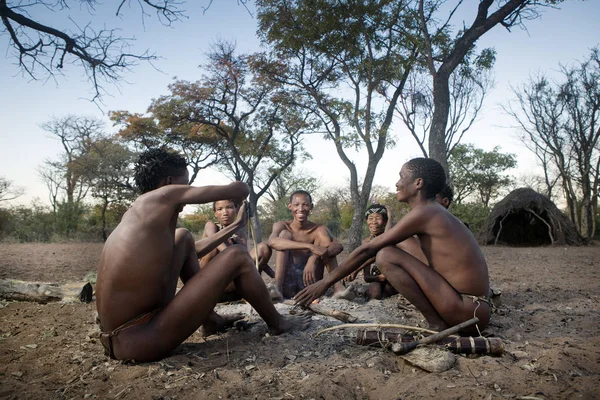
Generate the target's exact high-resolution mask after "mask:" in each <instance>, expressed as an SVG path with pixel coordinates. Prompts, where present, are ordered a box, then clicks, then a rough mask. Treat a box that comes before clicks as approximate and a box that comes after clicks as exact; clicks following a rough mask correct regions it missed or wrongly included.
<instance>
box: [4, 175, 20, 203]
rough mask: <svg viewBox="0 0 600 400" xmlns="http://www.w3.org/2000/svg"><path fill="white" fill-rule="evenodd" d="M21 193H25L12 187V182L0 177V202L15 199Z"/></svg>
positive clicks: (18, 188)
mask: <svg viewBox="0 0 600 400" xmlns="http://www.w3.org/2000/svg"><path fill="white" fill-rule="evenodd" d="M23 193H25V189H23V188H21V187H17V186H14V185H13V183H12V181H9V180H8V179H6V178H5V177H3V176H0V202H3V201H11V200H14V199H17V198H19V197H21V196H22V195H23Z"/></svg>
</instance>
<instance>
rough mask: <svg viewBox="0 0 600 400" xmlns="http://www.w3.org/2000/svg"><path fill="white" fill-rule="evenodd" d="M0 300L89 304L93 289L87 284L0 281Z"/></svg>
mask: <svg viewBox="0 0 600 400" xmlns="http://www.w3.org/2000/svg"><path fill="white" fill-rule="evenodd" d="M0 298H3V299H6V300H17V301H32V302H36V303H42V304H45V303H49V302H53V301H63V300H64V301H69V300H78V301H81V302H84V303H89V302H90V301H92V298H93V288H92V285H91V284H90V283H89V282H70V283H64V284H60V283H49V282H27V281H19V280H16V279H0Z"/></svg>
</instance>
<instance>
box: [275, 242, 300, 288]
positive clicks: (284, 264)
mask: <svg viewBox="0 0 600 400" xmlns="http://www.w3.org/2000/svg"><path fill="white" fill-rule="evenodd" d="M279 237H281V238H284V239H288V240H293V237H292V234H291V233H290V232H288V231H282V232H281V233H280V234H279ZM291 263H292V257H291V254H290V251H289V250H281V251H280V250H276V251H275V286H276V287H277V290H278V291H279V293H281V294H282V295H283V297H284V298H290V296H289V294H290V293H289V292H290V287H295V285H294V283H293V282H290V279H293V278H294V277H295V275H296V274H294V271H293V268H294V266H293V265H292V264H291ZM294 294H295V293H294ZM294 294H292V295H291V296H292V297H293V296H294Z"/></svg>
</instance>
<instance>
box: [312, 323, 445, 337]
mask: <svg viewBox="0 0 600 400" xmlns="http://www.w3.org/2000/svg"><path fill="white" fill-rule="evenodd" d="M342 328H397V329H407V330H410V331H419V332H425V333H437V331H432V330H431V329H427V328H420V327H418V326H410V325H400V324H342V325H336V326H332V327H330V328H325V329H322V330H320V331H319V332H317V333H315V336H319V335H320V334H321V333H324V332H327V331H333V330H336V329H342Z"/></svg>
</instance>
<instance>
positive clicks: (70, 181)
mask: <svg viewBox="0 0 600 400" xmlns="http://www.w3.org/2000/svg"><path fill="white" fill-rule="evenodd" d="M103 127H104V124H103V122H102V121H101V120H99V119H97V118H92V117H82V116H75V115H69V116H66V117H62V118H54V119H52V120H51V121H49V122H47V123H45V124H43V125H42V128H43V129H44V130H45V131H47V132H48V133H50V134H51V136H53V137H55V138H56V139H58V140H59V141H60V143H61V145H62V148H63V152H62V153H61V154H60V155H59V159H58V160H54V161H52V160H46V161H45V162H44V164H43V165H42V166H40V167H39V168H38V172H39V173H40V176H41V178H42V179H43V180H44V181H45V182H46V185H47V186H48V188H49V189H50V200H51V205H52V209H53V210H54V215H55V220H56V223H57V224H58V225H60V226H63V227H64V230H65V233H66V234H67V236H68V235H71V234H73V233H74V232H75V231H76V230H77V224H78V222H79V218H80V217H81V214H82V212H83V209H82V206H83V205H82V201H83V199H84V198H85V196H86V195H87V194H88V191H89V190H90V185H91V178H90V175H89V171H90V170H89V168H87V164H86V156H87V155H88V154H89V152H90V148H91V146H92V143H93V142H95V141H96V140H99V139H101V138H102V137H103V136H104V135H105V134H104V132H103Z"/></svg>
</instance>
